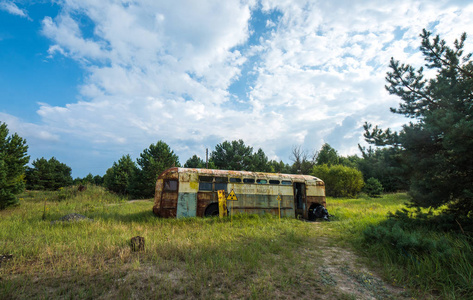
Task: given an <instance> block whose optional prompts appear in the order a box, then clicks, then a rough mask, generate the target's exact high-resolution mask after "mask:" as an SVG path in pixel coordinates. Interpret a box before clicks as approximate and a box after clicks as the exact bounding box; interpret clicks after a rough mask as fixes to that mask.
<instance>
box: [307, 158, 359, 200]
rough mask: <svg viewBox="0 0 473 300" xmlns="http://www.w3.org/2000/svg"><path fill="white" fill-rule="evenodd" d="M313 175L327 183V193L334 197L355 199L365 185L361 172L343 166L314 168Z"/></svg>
mask: <svg viewBox="0 0 473 300" xmlns="http://www.w3.org/2000/svg"><path fill="white" fill-rule="evenodd" d="M312 175H313V176H316V177H318V178H320V179H322V180H323V181H324V182H325V193H326V195H327V196H332V197H355V196H356V195H357V194H358V193H359V192H360V191H361V189H362V188H363V185H364V183H363V175H362V174H361V172H360V171H358V170H356V169H353V168H350V167H345V166H342V165H335V166H329V165H320V166H314V167H313V169H312Z"/></svg>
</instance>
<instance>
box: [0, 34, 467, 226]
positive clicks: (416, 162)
mask: <svg viewBox="0 0 473 300" xmlns="http://www.w3.org/2000/svg"><path fill="white" fill-rule="evenodd" d="M420 37H421V47H420V51H421V53H422V55H423V56H424V59H425V67H426V68H428V69H432V70H433V71H434V72H435V75H434V76H433V77H432V78H425V77H424V68H423V67H421V68H418V69H415V68H414V67H412V66H410V65H408V64H402V63H400V62H399V61H397V60H395V59H394V58H392V59H391V61H390V65H389V67H390V71H389V72H387V74H386V82H387V84H386V86H385V87H386V90H387V91H388V92H389V93H390V94H393V95H396V96H398V97H399V98H400V99H401V103H400V105H399V108H391V111H392V112H393V113H396V114H402V115H404V116H406V117H407V118H409V120H410V121H409V122H408V123H407V124H405V125H404V126H403V127H402V130H400V131H399V132H394V131H392V130H391V129H389V128H388V129H385V130H383V129H381V128H379V127H378V126H373V125H372V124H370V123H365V125H364V129H365V132H364V137H365V140H366V141H367V142H368V144H369V145H370V146H369V147H362V146H360V145H358V146H359V149H360V152H361V156H357V155H352V156H340V155H338V153H337V151H336V150H335V149H333V148H332V147H331V146H330V145H328V144H324V145H323V146H322V148H321V149H320V150H319V151H315V152H313V153H308V152H306V151H304V150H302V149H301V147H300V146H296V147H294V148H293V149H292V157H291V161H292V163H291V164H287V163H285V162H283V161H275V160H269V159H268V157H267V156H266V154H265V153H264V151H263V150H262V149H257V150H256V151H254V150H253V148H252V147H251V146H248V145H245V143H244V141H243V140H235V141H224V142H222V143H220V144H218V145H216V146H215V149H214V150H213V151H212V152H211V153H210V159H209V161H208V167H209V168H215V169H229V170H248V171H260V172H280V173H294V174H297V173H300V174H311V175H314V176H317V177H319V178H321V179H323V180H324V181H325V182H326V192H327V195H333V196H354V195H356V194H357V193H358V192H360V190H361V189H362V187H363V186H364V189H365V192H367V193H369V194H372V195H377V194H379V193H380V191H382V190H384V191H386V192H395V191H409V193H410V195H411V196H412V200H411V205H412V206H415V207H433V208H437V207H440V206H442V205H447V207H448V210H446V211H444V213H451V214H457V215H462V216H467V217H469V218H471V217H472V214H473V180H472V179H473V157H472V156H473V152H472V151H471V149H473V63H472V60H471V54H465V53H464V50H463V47H464V44H465V40H466V34H463V35H462V36H461V37H460V39H458V40H455V42H454V45H453V47H449V46H448V45H447V44H446V42H445V41H444V40H441V39H440V37H439V36H436V37H432V36H431V33H430V32H428V31H425V30H424V31H423V32H422V34H421V35H420ZM430 73H432V72H430ZM27 148H28V147H27V145H26V141H25V140H24V139H22V138H21V137H19V136H18V135H17V134H16V133H15V134H13V135H11V136H9V135H8V129H7V126H6V124H4V123H0V208H4V207H6V206H8V205H12V204H15V203H16V202H17V201H16V200H15V194H17V193H18V192H19V191H21V190H23V189H24V188H25V186H26V188H30V189H57V188H58V187H59V186H65V185H68V184H71V183H94V184H100V185H104V186H105V187H107V188H108V189H110V190H111V191H113V192H115V193H119V194H123V195H129V196H131V197H138V198H144V197H152V195H153V193H154V186H155V181H156V178H157V176H158V175H159V174H160V173H161V172H162V171H164V170H165V169H167V168H168V167H171V166H176V167H178V166H180V163H179V158H178V156H177V155H176V154H175V153H174V151H173V150H172V149H171V148H170V147H169V146H168V145H167V144H166V143H165V142H163V141H158V142H157V143H156V144H151V145H150V146H149V147H148V148H146V149H144V150H143V152H142V153H141V154H140V156H139V157H138V158H137V159H136V161H133V159H132V158H131V157H130V156H129V155H124V156H122V157H121V158H120V159H119V160H118V161H116V162H114V163H113V165H112V166H111V167H110V168H109V169H108V170H107V172H106V174H105V175H104V176H103V177H102V176H98V175H96V176H93V175H92V174H89V175H87V176H86V177H84V178H77V179H75V180H72V178H71V175H70V174H71V170H70V168H69V167H68V166H66V165H65V164H62V163H60V162H59V161H57V159H55V158H54V157H53V158H51V159H49V160H46V159H45V158H41V159H37V160H35V161H34V162H33V163H32V167H26V164H27V163H28V161H29V157H28V155H27ZM205 166H206V162H204V161H203V159H202V158H200V157H199V156H197V155H194V156H192V157H191V158H189V159H188V160H187V161H186V162H185V163H184V167H190V168H203V167H205Z"/></svg>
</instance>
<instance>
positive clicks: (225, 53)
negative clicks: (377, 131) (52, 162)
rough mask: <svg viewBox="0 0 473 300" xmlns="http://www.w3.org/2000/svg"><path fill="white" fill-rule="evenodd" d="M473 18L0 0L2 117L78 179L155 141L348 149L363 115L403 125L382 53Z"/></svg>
mask: <svg viewBox="0 0 473 300" xmlns="http://www.w3.org/2000/svg"><path fill="white" fill-rule="evenodd" d="M472 25H473V4H472V3H471V1H411V0H400V1H278V0H263V1H232V0H229V1H190V0H189V1H152V0H149V1H111V0H103V1H92V0H90V1H87V0H64V1H20V0H19V1H5V0H0V121H2V122H6V123H7V124H8V127H9V129H10V131H11V132H17V133H18V134H20V135H21V136H22V137H24V138H26V139H27V142H28V145H29V154H30V155H31V158H32V160H33V159H36V158H40V157H46V158H50V157H52V156H55V157H56V158H58V159H59V160H60V161H61V162H64V163H66V164H67V165H69V166H70V167H72V170H73V176H74V177H77V176H80V177H83V176H85V175H87V174H88V173H89V172H90V173H92V174H94V175H96V174H99V175H103V174H104V173H105V171H106V169H107V168H109V167H110V166H111V165H112V163H113V162H114V161H117V160H118V159H119V158H120V157H121V156H122V155H125V154H130V155H131V156H132V157H133V158H136V157H138V155H139V153H141V152H142V151H143V149H145V148H147V147H148V146H149V145H150V144H152V143H156V142H157V141H158V140H163V141H165V142H166V143H168V144H169V145H170V146H171V148H172V149H173V150H174V151H175V152H176V153H177V154H178V155H179V157H180V160H181V163H184V162H185V161H186V160H187V158H189V157H190V156H192V155H193V154H197V155H199V156H201V157H203V156H205V148H209V150H210V151H212V150H213V149H214V147H215V145H216V144H217V143H221V142H223V141H224V140H234V139H243V140H244V141H245V143H246V144H247V145H250V146H252V147H254V149H255V150H256V149H257V148H262V149H263V150H264V151H265V153H266V154H267V155H268V157H269V158H270V159H278V160H279V159H282V160H283V161H285V162H288V163H289V162H290V153H291V149H292V147H293V146H299V145H300V146H302V148H303V149H306V151H308V152H312V151H316V150H318V149H320V147H321V146H322V144H323V143H325V142H328V143H329V144H331V145H332V146H333V147H334V148H335V149H337V150H338V151H339V153H340V154H343V155H347V154H357V153H358V150H357V144H358V143H363V137H362V132H363V130H362V124H363V123H364V122H365V121H369V122H372V123H374V124H379V125H381V126H382V127H392V128H395V129H398V128H399V127H400V125H401V124H403V123H405V121H406V120H404V119H403V118H402V117H401V116H396V115H393V114H391V113H390V112H389V108H390V107H395V106H397V105H398V102H399V99H397V98H396V97H393V96H390V95H388V93H387V92H386V91H385V89H384V84H385V82H384V77H385V74H386V71H387V70H388V69H387V65H388V62H389V59H390V57H392V56H393V57H395V58H396V59H399V60H401V61H403V62H407V63H410V64H412V65H416V66H418V65H421V64H422V57H421V56H420V54H419V52H418V51H417V49H418V46H419V38H418V35H419V33H420V32H421V30H422V29H423V28H427V29H429V30H431V31H433V32H434V33H435V34H440V35H441V36H442V37H444V38H445V39H446V40H447V41H448V42H452V41H453V40H454V39H455V38H458V37H459V36H460V34H461V33H462V32H464V31H466V32H467V33H470V34H471V32H468V31H469V30H470V31H471V28H473V26H472ZM466 48H467V50H468V51H469V52H473V51H472V50H473V44H472V39H471V38H470V39H469V40H468V43H467V45H466Z"/></svg>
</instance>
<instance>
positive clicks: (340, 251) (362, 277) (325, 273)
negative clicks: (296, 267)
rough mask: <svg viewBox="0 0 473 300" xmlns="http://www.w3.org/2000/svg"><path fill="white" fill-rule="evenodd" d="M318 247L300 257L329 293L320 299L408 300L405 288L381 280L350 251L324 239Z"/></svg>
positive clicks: (320, 239) (318, 242) (319, 239)
mask: <svg viewBox="0 0 473 300" xmlns="http://www.w3.org/2000/svg"><path fill="white" fill-rule="evenodd" d="M317 244H318V247H317V248H316V249H313V250H306V251H305V253H304V254H303V255H304V256H306V258H307V260H308V261H309V262H310V263H311V264H313V266H314V269H315V270H317V271H318V273H319V276H320V280H321V282H322V284H323V286H325V287H326V288H327V290H328V293H327V294H325V295H324V296H322V297H321V299H411V298H410V297H409V296H408V292H407V291H406V290H405V289H403V288H401V287H395V286H393V285H392V284H389V283H387V282H385V281H383V279H381V277H380V276H379V274H377V272H376V271H375V270H372V269H370V268H369V267H367V266H366V261H365V263H363V259H362V258H361V257H359V256H357V255H356V254H355V253H354V252H353V251H351V250H349V249H345V248H341V247H340V246H337V245H332V243H331V241H330V239H329V238H327V237H320V238H318V239H317ZM330 291H331V293H330Z"/></svg>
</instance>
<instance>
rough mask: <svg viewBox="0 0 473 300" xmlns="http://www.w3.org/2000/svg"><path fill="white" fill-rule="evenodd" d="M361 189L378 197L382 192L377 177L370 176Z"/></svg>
mask: <svg viewBox="0 0 473 300" xmlns="http://www.w3.org/2000/svg"><path fill="white" fill-rule="evenodd" d="M363 191H364V192H365V193H366V194H368V196H370V197H379V196H381V193H382V192H383V185H382V184H381V182H379V180H378V179H376V178H373V177H370V178H368V180H366V182H365V186H364V187H363Z"/></svg>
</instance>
